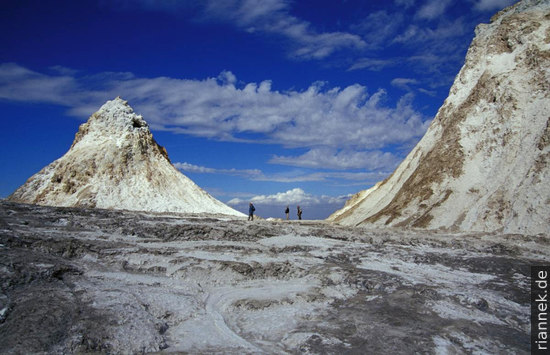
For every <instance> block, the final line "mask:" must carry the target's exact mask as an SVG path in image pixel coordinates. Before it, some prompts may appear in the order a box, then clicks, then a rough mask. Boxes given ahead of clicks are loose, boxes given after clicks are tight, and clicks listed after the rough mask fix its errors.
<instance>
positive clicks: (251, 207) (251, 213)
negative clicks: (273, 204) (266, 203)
mask: <svg viewBox="0 0 550 355" xmlns="http://www.w3.org/2000/svg"><path fill="white" fill-rule="evenodd" d="M254 211H256V208H255V207H254V205H253V204H252V202H250V205H248V220H249V221H253V220H254Z"/></svg>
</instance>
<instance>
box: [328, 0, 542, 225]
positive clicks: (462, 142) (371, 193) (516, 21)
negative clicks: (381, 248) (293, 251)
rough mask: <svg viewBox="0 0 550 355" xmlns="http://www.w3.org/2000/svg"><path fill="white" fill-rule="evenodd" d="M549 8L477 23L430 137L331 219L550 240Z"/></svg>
mask: <svg viewBox="0 0 550 355" xmlns="http://www.w3.org/2000/svg"><path fill="white" fill-rule="evenodd" d="M549 112H550V3H548V2H547V1H535V0H524V1H521V2H519V3H518V4H516V5H515V6H512V7H510V8H508V9H505V10H503V11H502V12H501V13H499V14H497V15H496V16H494V18H493V19H492V22H491V23H490V24H483V25H479V26H478V28H477V29H476V37H475V39H474V41H473V42H472V44H471V46H470V49H469V50H468V54H467V57H466V61H465V64H464V67H463V68H462V69H461V71H460V73H459V74H458V76H457V78H456V80H455V82H454V84H453V86H452V87H451V90H450V94H449V97H448V98H447V100H446V101H445V103H444V104H443V106H442V107H441V108H440V110H439V112H438V113H437V116H436V117H435V119H434V121H433V122H432V124H431V126H430V128H429V129H428V131H427V132H426V135H425V136H424V137H423V139H422V140H421V141H420V142H419V143H418V145H417V146H416V147H415V148H414V149H413V150H412V151H411V153H410V154H409V156H408V157H407V158H406V159H405V160H404V161H403V163H402V164H401V165H400V166H399V167H398V168H397V169H396V171H395V172H394V173H393V174H392V175H391V176H390V177H389V178H388V179H387V180H385V181H383V182H382V183H379V184H377V185H376V186H374V187H373V188H372V189H370V190H368V191H365V192H362V193H360V194H358V195H357V196H356V198H355V199H354V200H353V201H350V202H349V203H348V204H347V205H346V206H345V207H344V208H343V209H342V210H340V211H337V212H336V213H334V214H333V215H332V216H330V217H329V220H331V221H335V222H338V223H341V224H345V225H378V226H384V225H387V226H400V227H417V228H430V229H437V228H444V229H451V230H466V231H468V230H469V231H504V232H513V233H527V234H536V233H550V220H549V219H548V218H547V216H549V215H550V184H548V181H549V178H550V164H549V163H550V146H549V144H548V127H549V124H550V114H549Z"/></svg>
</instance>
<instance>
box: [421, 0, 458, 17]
mask: <svg viewBox="0 0 550 355" xmlns="http://www.w3.org/2000/svg"><path fill="white" fill-rule="evenodd" d="M451 3H452V0H428V2H427V3H426V4H424V6H422V7H421V8H420V10H418V12H417V13H416V16H418V17H419V18H421V19H425V20H433V19H435V18H438V17H439V16H441V15H442V14H443V13H444V12H445V10H446V9H447V7H449V5H451Z"/></svg>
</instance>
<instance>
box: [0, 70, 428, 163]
mask: <svg viewBox="0 0 550 355" xmlns="http://www.w3.org/2000/svg"><path fill="white" fill-rule="evenodd" d="M92 83H93V84H92ZM236 83H237V79H236V77H235V76H234V74H232V73H231V72H223V73H222V74H220V76H219V77H217V78H207V79H204V80H185V79H176V78H168V77H157V78H139V77H135V76H134V75H131V74H129V73H99V74H95V75H85V76H79V75H75V76H69V75H66V74H59V73H57V72H56V73H38V72H35V71H31V70H29V69H27V68H24V67H21V66H19V65H17V64H3V65H0V97H1V98H4V99H7V100H16V101H34V102H45V103H55V104H60V105H64V106H67V107H68V108H69V114H71V115H74V116H78V117H82V118H85V117H88V116H89V115H90V114H91V113H93V112H94V111H95V110H97V109H98V108H99V106H100V105H101V104H103V103H104V102H105V101H106V100H108V99H112V98H113V97H116V96H122V97H124V98H125V99H127V100H129V102H130V104H131V105H132V106H133V107H134V109H135V110H136V111H137V112H138V113H140V114H142V115H143V116H144V117H145V118H146V119H147V121H148V122H149V124H150V125H151V127H152V128H154V129H161V130H169V131H172V132H175V133H184V134H189V135H193V136H198V137H209V138H214V139H218V140H225V141H247V139H248V138H247V137H248V135H249V134H250V133H253V134H254V135H255V142H266V143H274V144H280V145H283V146H286V147H305V148H310V149H312V148H313V147H316V148H331V149H338V150H341V151H368V150H375V149H380V148H382V147H384V146H386V145H389V144H391V145H397V146H399V145H403V146H407V145H410V144H411V143H414V142H416V141H417V140H418V139H419V138H420V137H421V136H422V135H423V134H424V132H425V130H426V129H427V127H428V125H429V120H427V118H426V117H424V116H423V115H422V114H420V113H419V112H418V111H416V110H415V109H414V108H413V106H412V103H411V96H409V95H405V96H403V97H402V99H401V100H399V102H398V103H397V104H396V105H395V106H388V105H385V104H384V99H385V95H386V93H385V91H384V90H378V91H377V92H375V93H372V94H371V93H369V92H368V90H367V88H366V87H365V86H362V85H358V84H355V85H350V86H348V87H345V88H340V87H333V88H329V87H326V85H325V84H323V83H313V84H312V85H311V86H310V87H309V88H307V89H306V90H303V91H293V90H291V91H286V92H279V91H274V90H273V89H272V88H271V81H269V80H265V81H263V82H261V83H247V84H242V85H240V86H237V84H236ZM88 87H94V88H95V90H89V89H87V88H88ZM314 153H315V151H314V152H313V153H310V155H313V154H314ZM341 154H343V153H341ZM363 154H364V153H363ZM317 156H318V157H319V159H320V160H319V162H317V163H314V164H320V163H321V162H322V161H323V160H321V158H323V159H324V161H325V162H326V160H327V159H326V158H324V157H322V155H317ZM359 156H360V154H359V155H356V157H355V160H357V159H358V157H359ZM342 157H344V155H342ZM388 158H389V157H386V158H385V159H388ZM331 159H332V161H333V163H332V164H333V165H334V164H335V163H334V157H333V158H331ZM286 160H287V161H288V162H291V161H292V158H289V157H286ZM299 160H300V159H299V158H296V159H293V161H294V162H296V161H299ZM302 160H303V159H302ZM352 160H353V159H352ZM352 160H350V161H352ZM280 161H282V159H281V160H280ZM386 163H387V160H386ZM345 164H348V165H349V166H357V163H351V162H350V163H345ZM345 164H344V165H345ZM365 164H368V163H365ZM292 165H295V164H292Z"/></svg>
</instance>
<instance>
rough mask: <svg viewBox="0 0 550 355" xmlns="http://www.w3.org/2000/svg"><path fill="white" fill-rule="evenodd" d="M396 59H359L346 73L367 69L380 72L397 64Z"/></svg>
mask: <svg viewBox="0 0 550 355" xmlns="http://www.w3.org/2000/svg"><path fill="white" fill-rule="evenodd" d="M398 62H399V61H398V60H396V59H378V58H359V59H357V60H356V61H355V63H353V64H352V66H351V67H349V69H348V71H352V70H359V69H368V70H372V71H380V70H382V69H384V68H387V67H393V66H395V65H397V64H398Z"/></svg>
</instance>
